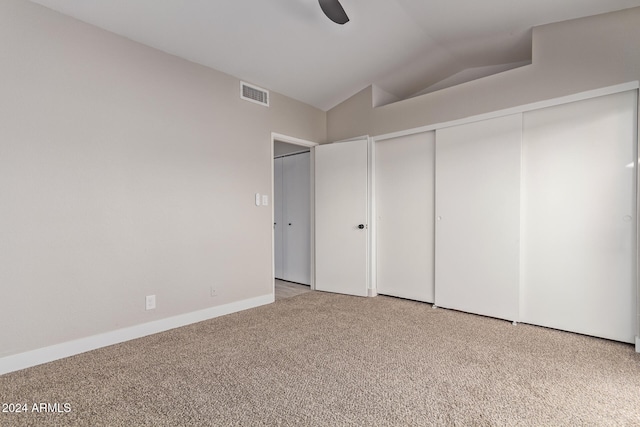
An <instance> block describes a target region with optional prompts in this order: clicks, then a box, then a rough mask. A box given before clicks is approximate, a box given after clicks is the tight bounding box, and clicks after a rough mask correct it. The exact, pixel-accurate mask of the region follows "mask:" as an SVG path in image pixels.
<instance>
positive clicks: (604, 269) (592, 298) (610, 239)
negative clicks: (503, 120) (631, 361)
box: [521, 91, 637, 342]
mask: <svg viewBox="0 0 640 427" xmlns="http://www.w3.org/2000/svg"><path fill="white" fill-rule="evenodd" d="M636 120H637V112H636V91H633V92H625V93H619V94H614V95H609V96H603V97H599V98H594V99H590V100H586V101H580V102H575V103H571V104H565V105H561V106H556V107H551V108H545V109H542V110H537V111H531V112H527V113H525V115H524V143H523V187H522V191H523V205H522V207H523V218H522V231H523V234H522V239H523V243H522V290H521V292H522V297H521V318H522V321H524V322H527V323H533V324H537V325H542V326H548V327H552V328H558V329H564V330H568V331H574V332H579V333H583V334H588V335H594V336H599V337H604V338H609V339H614V340H618V341H625V342H633V340H634V335H635V327H634V326H635V316H636V293H635V280H636V279H635V278H636V271H635V262H636V261H637V260H636V251H635V247H636V239H635V236H636V230H635V223H636V219H635V206H636V199H635V179H636V178H635V176H636V175H635V174H636V171H635V166H637V164H636V160H635V159H636V158H637V153H636V152H635V146H636V140H637V136H636V133H635V132H636V131H635V129H636V126H637V125H636Z"/></svg>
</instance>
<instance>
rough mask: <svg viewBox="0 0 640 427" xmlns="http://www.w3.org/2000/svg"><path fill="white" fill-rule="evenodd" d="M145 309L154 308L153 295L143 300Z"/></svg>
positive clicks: (154, 300)
mask: <svg viewBox="0 0 640 427" xmlns="http://www.w3.org/2000/svg"><path fill="white" fill-rule="evenodd" d="M145 307H146V309H147V310H153V309H154V308H156V296H155V295H147V296H146V298H145Z"/></svg>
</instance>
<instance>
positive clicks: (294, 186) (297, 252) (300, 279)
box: [283, 153, 311, 285]
mask: <svg viewBox="0 0 640 427" xmlns="http://www.w3.org/2000/svg"><path fill="white" fill-rule="evenodd" d="M283 161H284V163H283V170H284V193H285V194H286V196H285V205H286V206H285V210H284V212H285V213H284V218H283V219H284V230H285V231H284V280H288V281H290V282H296V283H302V284H305V285H309V284H310V283H311V242H310V236H311V228H310V217H311V211H310V206H311V199H310V188H311V187H310V173H311V172H310V163H309V162H310V154H309V153H301V154H296V155H292V156H287V157H284V158H283Z"/></svg>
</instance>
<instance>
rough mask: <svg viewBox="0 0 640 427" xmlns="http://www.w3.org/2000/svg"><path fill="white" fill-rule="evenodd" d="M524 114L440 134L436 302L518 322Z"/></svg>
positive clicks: (437, 132) (461, 126) (438, 144)
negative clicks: (521, 164)
mask: <svg viewBox="0 0 640 427" xmlns="http://www.w3.org/2000/svg"><path fill="white" fill-rule="evenodd" d="M521 139H522V115H521V114H515V115H511V116H505V117H499V118H496V119H490V120H484V121H480V122H474V123H469V124H464V125H460V126H454V127H450V128H445V129H439V130H437V131H436V216H437V218H436V244H435V247H436V249H435V251H436V257H435V258H436V267H435V269H436V271H435V301H436V304H437V305H439V306H443V307H448V308H454V309H457V310H462V311H467V312H470V313H477V314H482V315H486V316H492V317H497V318H502V319H508V320H517V319H518V301H519V300H518V286H519V237H520V145H521Z"/></svg>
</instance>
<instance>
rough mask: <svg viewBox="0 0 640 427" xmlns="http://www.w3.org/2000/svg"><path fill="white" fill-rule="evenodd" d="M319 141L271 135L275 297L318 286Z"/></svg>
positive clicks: (294, 293)
mask: <svg viewBox="0 0 640 427" xmlns="http://www.w3.org/2000/svg"><path fill="white" fill-rule="evenodd" d="M316 145H318V144H316V143H314V142H311V141H305V140H301V139H298V138H293V137H289V136H286V135H281V134H275V133H274V134H272V137H271V150H272V151H271V160H272V163H271V165H272V174H271V182H272V200H273V203H272V218H273V220H272V223H273V228H272V249H273V251H272V254H273V256H272V263H273V264H272V265H273V269H272V273H273V275H272V277H273V284H274V296H275V297H276V299H280V298H286V297H287V296H293V295H296V294H299V293H301V292H304V291H305V290H307V291H308V290H313V289H315V271H314V270H315V268H314V228H315V224H314V193H313V191H314V167H313V163H314V152H313V149H312V147H314V146H316ZM292 288H294V289H293V292H292ZM296 289H298V290H299V292H298V291H296Z"/></svg>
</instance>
